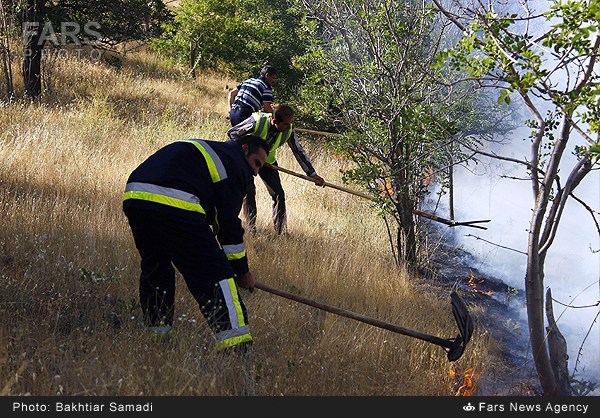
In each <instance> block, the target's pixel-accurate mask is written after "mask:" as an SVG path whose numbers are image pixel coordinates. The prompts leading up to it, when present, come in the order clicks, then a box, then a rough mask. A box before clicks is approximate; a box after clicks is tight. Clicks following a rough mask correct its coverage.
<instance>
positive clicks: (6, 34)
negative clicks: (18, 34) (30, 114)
mask: <svg viewBox="0 0 600 418" xmlns="http://www.w3.org/2000/svg"><path fill="white" fill-rule="evenodd" d="M0 19H1V22H0V24H1V26H0V30H1V31H2V70H3V72H4V77H5V78H6V97H7V98H8V100H9V101H12V100H13V98H14V95H15V89H14V84H13V75H12V67H11V64H12V57H11V53H10V42H9V41H10V34H11V28H10V27H9V24H8V21H7V19H6V12H5V10H4V4H3V3H2V1H0Z"/></svg>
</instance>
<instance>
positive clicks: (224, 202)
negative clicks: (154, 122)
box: [123, 135, 268, 351]
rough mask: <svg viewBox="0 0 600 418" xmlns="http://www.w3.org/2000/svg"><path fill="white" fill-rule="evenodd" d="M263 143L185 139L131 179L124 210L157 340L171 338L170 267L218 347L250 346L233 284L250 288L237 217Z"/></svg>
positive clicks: (151, 328) (172, 283)
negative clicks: (139, 265) (178, 278)
mask: <svg viewBox="0 0 600 418" xmlns="http://www.w3.org/2000/svg"><path fill="white" fill-rule="evenodd" d="M267 153H268V150H267V148H266V147H265V144H264V141H262V140H261V139H260V138H258V137H256V136H252V135H246V136H244V137H242V138H240V139H239V141H232V140H229V141H207V140H200V139H186V140H180V141H176V142H173V143H171V144H168V145H166V146H165V147H163V148H161V149H159V150H158V151H157V152H155V153H154V154H153V155H151V156H150V157H148V158H147V159H146V160H145V161H144V162H142V163H141V164H140V165H139V166H138V167H137V168H136V169H135V170H134V171H133V172H132V173H131V174H130V176H129V178H128V180H127V185H126V187H125V195H124V200H123V211H124V213H125V215H126V217H127V219H128V222H129V226H130V227H131V232H132V234H133V238H134V241H135V245H136V247H137V249H138V251H139V254H140V256H141V274H140V283H139V299H140V303H141V308H142V313H143V319H144V322H145V324H146V325H147V326H148V330H149V331H150V332H152V333H153V335H154V336H165V335H168V334H170V333H171V330H172V327H173V316H174V310H175V268H176V269H177V270H178V271H179V272H180V273H181V275H182V276H183V278H184V280H185V282H186V285H187V287H188V289H189V291H190V292H191V294H192V295H193V297H194V299H195V300H196V301H197V302H198V305H199V306H200V311H201V312H202V314H203V315H204V317H205V318H206V320H207V323H208V325H209V326H210V328H211V330H212V331H213V332H214V335H215V338H216V349H217V350H228V351H229V350H236V351H237V350H241V351H244V349H245V348H247V347H249V346H250V345H251V343H252V336H251V334H250V330H249V327H248V315H247V312H246V307H245V305H244V303H243V301H242V298H241V295H240V293H239V292H238V287H241V288H243V289H247V290H248V291H249V292H250V293H252V292H253V290H254V283H255V279H254V276H253V274H252V273H251V272H250V271H249V269H248V259H247V257H246V250H245V244H244V229H243V228H242V223H241V220H240V219H239V217H238V215H239V213H240V210H241V207H242V202H243V198H244V195H245V193H246V188H247V187H248V185H249V184H251V183H252V178H253V176H256V175H257V173H258V171H259V170H260V168H261V167H262V165H263V164H264V162H265V159H266V157H267Z"/></svg>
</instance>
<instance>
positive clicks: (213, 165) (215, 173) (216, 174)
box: [179, 139, 227, 183]
mask: <svg viewBox="0 0 600 418" xmlns="http://www.w3.org/2000/svg"><path fill="white" fill-rule="evenodd" d="M179 142H189V143H190V144H194V146H195V147H196V148H198V151H200V152H201V153H202V155H203V156H204V159H205V160H206V165H207V166H208V172H209V173H210V178H211V179H212V181H213V183H217V182H219V181H221V180H223V179H224V178H227V174H226V173H221V172H220V170H219V169H218V168H217V164H219V165H220V166H222V163H221V161H218V162H217V161H215V160H214V158H213V155H211V153H210V152H209V151H208V150H207V149H206V148H205V147H208V145H205V144H203V143H202V141H192V140H188V139H183V140H181V141H179ZM211 151H212V150H211ZM213 154H214V152H213ZM214 156H215V157H216V158H218V156H217V155H216V154H214ZM223 170H224V169H223ZM222 174H223V175H222Z"/></svg>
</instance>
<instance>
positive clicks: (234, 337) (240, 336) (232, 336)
mask: <svg viewBox="0 0 600 418" xmlns="http://www.w3.org/2000/svg"><path fill="white" fill-rule="evenodd" d="M215 338H216V339H217V345H216V349H217V350H223V349H225V348H229V347H233V346H234V345H238V344H241V343H245V342H248V341H252V335H250V328H249V327H248V325H245V326H243V327H240V328H238V329H235V330H233V329H228V330H226V331H221V332H218V333H217V334H215Z"/></svg>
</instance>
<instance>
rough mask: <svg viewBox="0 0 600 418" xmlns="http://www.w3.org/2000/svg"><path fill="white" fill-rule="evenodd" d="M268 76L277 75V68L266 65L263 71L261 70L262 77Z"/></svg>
mask: <svg viewBox="0 0 600 418" xmlns="http://www.w3.org/2000/svg"><path fill="white" fill-rule="evenodd" d="M267 74H270V75H277V70H276V69H275V67H273V66H272V65H269V64H266V65H265V66H264V67H263V68H262V70H260V76H261V77H264V76H266V75H267Z"/></svg>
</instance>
